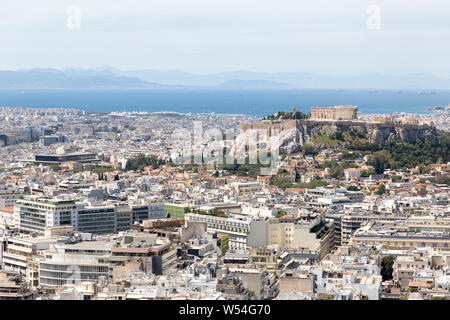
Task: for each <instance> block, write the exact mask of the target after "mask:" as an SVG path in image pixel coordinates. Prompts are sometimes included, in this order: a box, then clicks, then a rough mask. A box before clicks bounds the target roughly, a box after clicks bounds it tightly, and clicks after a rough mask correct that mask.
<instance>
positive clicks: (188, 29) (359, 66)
mask: <svg viewBox="0 0 450 320" xmlns="http://www.w3.org/2000/svg"><path fill="white" fill-rule="evenodd" d="M78 13H79V14H78ZM449 57H450V1H448V0H420V1H419V0H270V1H269V0H189V1H187V0H126V1H124V0H39V1H36V0H14V1H7V0H0V69H1V70H17V69H30V68H95V67H100V66H105V65H107V66H112V67H116V68H119V69H123V70H137V69H157V70H183V71H186V72H192V73H199V74H207V73H216V72H224V71H234V70H249V71H259V72H311V73H320V74H330V75H357V74H366V73H377V74H408V73H430V74H434V75H437V76H441V77H447V78H450V62H449Z"/></svg>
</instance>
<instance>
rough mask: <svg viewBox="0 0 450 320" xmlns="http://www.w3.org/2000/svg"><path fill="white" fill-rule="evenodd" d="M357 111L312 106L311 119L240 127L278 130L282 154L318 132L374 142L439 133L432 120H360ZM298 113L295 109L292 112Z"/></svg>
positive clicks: (410, 140) (268, 131) (269, 133)
mask: <svg viewBox="0 0 450 320" xmlns="http://www.w3.org/2000/svg"><path fill="white" fill-rule="evenodd" d="M357 110H358V107H356V106H336V107H328V108H320V107H312V108H311V118H309V119H288V120H262V121H260V122H257V123H242V124H241V126H240V128H241V132H243V133H244V134H245V133H246V132H248V131H249V130H251V129H256V130H265V131H266V134H267V136H269V137H271V136H274V135H276V134H277V132H279V135H280V140H281V141H280V144H281V147H280V152H281V153H292V152H297V151H299V150H300V149H301V146H302V145H303V144H304V143H308V142H311V141H312V138H313V136H315V135H317V134H326V135H332V134H334V133H337V132H344V131H346V130H353V131H356V132H360V133H362V134H364V135H365V136H367V138H368V139H369V142H371V143H383V142H389V141H404V142H408V143H414V142H415V141H416V140H417V139H420V140H431V141H433V140H434V139H435V138H436V136H437V131H436V128H435V127H434V126H433V124H432V123H430V122H427V123H425V122H424V123H419V122H417V121H415V120H414V119H409V118H402V119H396V120H395V121H394V119H393V117H391V116H380V115H373V116H372V119H371V120H362V119H358V117H357ZM295 112H296V111H295V108H294V109H293V114H295ZM275 115H276V114H275Z"/></svg>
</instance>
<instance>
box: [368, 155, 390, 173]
mask: <svg viewBox="0 0 450 320" xmlns="http://www.w3.org/2000/svg"><path fill="white" fill-rule="evenodd" d="M390 160H391V156H390V155H389V153H388V152H387V151H386V150H381V151H377V152H374V153H373V154H371V155H370V156H369V159H368V161H367V163H368V164H369V165H371V166H373V167H374V168H375V173H376V174H382V173H383V172H384V169H386V168H388V167H389V161H390Z"/></svg>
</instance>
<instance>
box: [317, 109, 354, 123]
mask: <svg viewBox="0 0 450 320" xmlns="http://www.w3.org/2000/svg"><path fill="white" fill-rule="evenodd" d="M357 111H358V107H357V106H336V107H328V108H320V107H317V106H315V107H311V119H312V120H353V119H356V118H357V117H356V112H357Z"/></svg>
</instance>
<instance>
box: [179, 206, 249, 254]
mask: <svg viewBox="0 0 450 320" xmlns="http://www.w3.org/2000/svg"><path fill="white" fill-rule="evenodd" d="M184 217H185V219H186V220H187V221H194V222H206V225H207V228H208V229H209V230H213V231H216V232H218V233H223V234H227V235H228V244H229V248H230V249H231V250H236V251H244V250H246V249H247V235H248V232H249V226H250V219H248V218H246V217H245V218H243V219H242V220H240V219H236V218H233V217H229V218H225V217H216V216H213V215H207V214H193V213H187V214H185V216H184Z"/></svg>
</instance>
